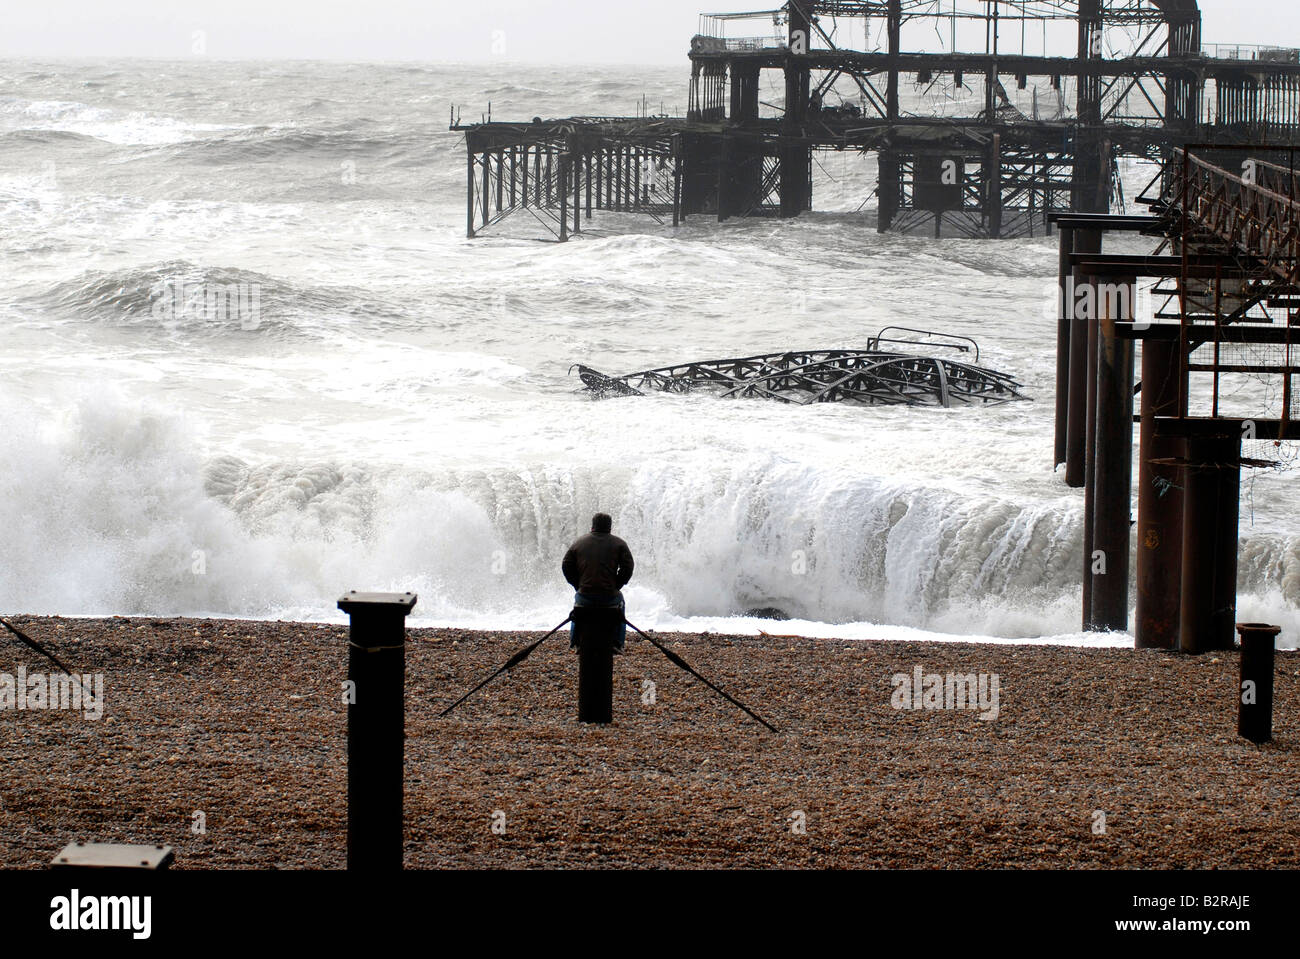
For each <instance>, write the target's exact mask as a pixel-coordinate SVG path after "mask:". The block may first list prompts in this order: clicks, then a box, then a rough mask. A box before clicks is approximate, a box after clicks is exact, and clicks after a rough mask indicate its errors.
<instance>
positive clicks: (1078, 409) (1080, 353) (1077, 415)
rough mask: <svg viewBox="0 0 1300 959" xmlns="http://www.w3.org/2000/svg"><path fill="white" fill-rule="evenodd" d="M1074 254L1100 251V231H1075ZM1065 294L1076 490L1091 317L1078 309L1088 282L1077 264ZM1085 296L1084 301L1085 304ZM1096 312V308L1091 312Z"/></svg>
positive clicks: (1070, 467) (1071, 480)
mask: <svg viewBox="0 0 1300 959" xmlns="http://www.w3.org/2000/svg"><path fill="white" fill-rule="evenodd" d="M1074 252H1075V253H1100V252H1101V232H1100V231H1098V230H1075V231H1074ZM1071 273H1072V277H1073V279H1072V281H1071V283H1070V288H1069V290H1067V293H1068V294H1069V296H1070V307H1071V312H1070V315H1071V316H1072V317H1073V319H1072V320H1071V321H1070V384H1069V391H1068V396H1069V399H1070V406H1069V411H1068V415H1067V418H1066V453H1065V485H1066V486H1069V487H1072V488H1074V489H1078V488H1080V487H1082V486H1083V485H1084V478H1085V477H1084V467H1085V465H1086V463H1085V460H1086V451H1087V448H1088V446H1087V429H1088V416H1087V414H1088V365H1089V364H1088V328H1089V327H1090V326H1092V324H1093V322H1094V321H1093V320H1092V319H1091V317H1090V315H1089V310H1088V309H1078V308H1077V307H1078V306H1079V305H1080V301H1079V299H1078V294H1079V292H1080V291H1082V290H1084V288H1085V286H1087V285H1088V284H1090V283H1091V282H1092V281H1091V278H1089V277H1086V276H1084V274H1083V273H1082V272H1081V271H1080V269H1079V268H1078V267H1077V266H1076V267H1074V268H1073V269H1072V271H1071ZM1087 303H1088V301H1087V300H1086V299H1085V300H1084V301H1083V304H1087ZM1092 312H1093V313H1094V314H1095V311H1092Z"/></svg>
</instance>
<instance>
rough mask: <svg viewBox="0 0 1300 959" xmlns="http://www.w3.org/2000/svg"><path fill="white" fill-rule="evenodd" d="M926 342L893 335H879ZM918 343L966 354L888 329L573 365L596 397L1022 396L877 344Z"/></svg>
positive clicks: (981, 372) (962, 346) (953, 344)
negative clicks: (805, 344) (646, 366)
mask: <svg viewBox="0 0 1300 959" xmlns="http://www.w3.org/2000/svg"><path fill="white" fill-rule="evenodd" d="M891 332H892V333H906V334H914V335H917V336H923V337H926V338H927V339H925V340H917V339H898V338H891V337H887V336H886V334H887V333H891ZM887 344H888V345H889V346H890V347H900V346H906V345H914V346H919V345H924V346H928V347H931V348H941V349H948V350H952V351H954V352H957V353H971V352H972V351H973V352H974V355H973V357H972V359H973V360H974V361H975V362H976V363H978V361H979V345H978V344H976V342H975V341H974V340H972V339H969V338H968V337H959V336H948V335H947V334H940V333H931V332H929V331H926V330H911V329H906V328H903V327H888V328H886V329H884V330H881V331H880V333H878V334H877V335H876V336H874V337H872V338H871V339H870V340H868V342H867V345H866V347H865V348H864V349H856V350H854V349H842V350H790V351H786V352H783V353H767V354H764V355H762V356H746V357H741V358H739V359H729V360H702V361H699V362H694V363H681V364H679V365H677V366H664V367H659V368H657V369H652V370H642V371H640V372H638V373H626V374H624V375H622V376H608V375H606V374H604V373H601V372H600V371H599V370H594V369H592V368H591V367H589V366H583V365H582V364H577V365H575V366H574V367H572V368H571V369H570V370H569V372H570V373H572V372H573V371H574V370H577V372H578V376H579V377H581V379H582V383H583V387H584V388H585V389H586V390H587V391H588V392H589V393H592V394H593V395H595V396H596V397H597V398H603V397H608V396H643V395H645V393H646V392H647V391H657V392H663V393H689V392H694V391H696V390H704V391H708V392H712V393H716V394H717V395H719V396H722V397H724V398H728V399H734V398H754V397H758V398H762V399H772V400H779V401H780V402H782V403H796V404H799V405H808V404H810V403H857V404H862V405H866V406H878V405H880V406H942V407H951V406H955V405H960V404H965V405H972V406H973V405H988V404H998V403H1007V402H1010V401H1013V400H1023V399H1026V397H1025V396H1023V395H1022V394H1021V392H1020V384H1019V383H1017V382H1016V381H1015V380H1014V379H1012V378H1011V377H1010V376H1008V375H1007V374H1005V373H999V372H997V371H996V370H990V369H986V368H984V367H981V366H977V365H974V364H972V363H962V362H957V361H956V360H953V359H949V358H947V357H944V356H929V355H926V354H924V353H911V352H898V351H897V350H896V349H885V348H884V347H885V346H886V345H887Z"/></svg>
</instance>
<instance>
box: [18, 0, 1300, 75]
mask: <svg viewBox="0 0 1300 959" xmlns="http://www.w3.org/2000/svg"><path fill="white" fill-rule="evenodd" d="M779 5H780V0H767V2H766V3H757V4H755V3H754V2H753V0H618V2H604V0H477V2H472V3H463V2H452V0H366V2H364V3H361V2H355V0H353V2H340V0H313V2H300V0H288V2H276V0H220V2H214V0H38V2H19V0H8V2H7V3H6V4H5V6H6V7H7V9H5V11H4V13H3V16H2V18H0V19H2V20H3V28H0V56H4V57H62V56H74V57H76V56H129V57H160V58H166V59H172V58H184V57H190V56H196V55H200V54H205V55H208V56H212V57H219V58H244V57H266V58H277V57H290V58H322V59H355V60H384V59H399V60H434V61H477V62H483V61H492V60H494V59H496V60H501V59H507V60H524V61H531V62H540V63H561V64H562V63H597V62H606V63H608V62H626V63H646V64H665V65H681V64H683V63H685V58H686V50H687V46H688V43H689V40H690V37H691V34H692V33H694V32H695V29H696V24H697V17H698V14H699V13H701V12H704V11H717V10H723V11H725V10H752V9H763V8H765V7H767V8H772V7H776V6H779ZM1201 9H1202V11H1203V15H1204V21H1205V39H1206V42H1221V43H1266V44H1277V45H1282V46H1300V4H1297V3H1296V2H1295V0H1262V2H1259V0H1257V2H1241V0H1201Z"/></svg>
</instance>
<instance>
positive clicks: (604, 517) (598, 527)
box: [591, 513, 614, 533]
mask: <svg viewBox="0 0 1300 959" xmlns="http://www.w3.org/2000/svg"><path fill="white" fill-rule="evenodd" d="M613 528H614V521H613V520H612V519H610V518H609V514H608V513H597V514H596V515H595V516H593V517H592V518H591V531H592V532H593V533H608V532H609V531H610V530H611V529H613Z"/></svg>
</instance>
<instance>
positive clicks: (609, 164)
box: [453, 117, 680, 240]
mask: <svg viewBox="0 0 1300 959" xmlns="http://www.w3.org/2000/svg"><path fill="white" fill-rule="evenodd" d="M454 125H455V122H454V117H453V126H454ZM676 138H677V133H676V132H675V131H674V129H673V128H672V126H671V125H670V124H668V123H667V122H665V121H642V120H638V119H618V118H608V117H573V118H570V119H567V120H559V121H548V122H543V121H541V120H540V118H539V119H538V120H535V121H534V122H533V123H494V124H483V125H480V126H478V127H474V128H471V129H469V130H468V131H467V132H466V143H467V144H468V146H469V152H468V157H467V163H468V168H467V171H466V174H467V178H468V181H467V182H468V189H467V193H466V197H467V209H466V222H467V229H468V233H469V236H471V237H473V236H475V235H476V233H477V232H479V231H480V230H484V229H486V228H488V227H490V226H492V225H494V224H496V223H499V222H501V221H502V220H504V219H505V218H506V217H508V216H510V215H511V214H512V213H516V212H520V211H523V212H527V213H529V214H531V215H532V216H534V217H535V218H536V219H537V221H538V222H539V223H541V224H542V226H543V227H545V229H546V230H548V231H549V232H550V233H551V234H552V235H553V236H554V237H555V238H556V239H559V240H565V239H568V236H569V233H570V232H573V233H581V232H582V222H583V214H584V211H585V215H586V219H587V220H590V219H591V218H592V214H593V212H594V211H597V210H612V211H615V212H627V213H639V214H644V215H647V216H650V217H652V218H653V219H655V220H656V221H657V222H659V223H663V222H664V221H665V220H666V219H668V218H671V219H672V221H673V224H674V225H676V224H677V222H678V209H679V191H680V179H679V174H678V166H677V163H676V161H675V159H674V154H675V152H677V148H676V144H675V141H676Z"/></svg>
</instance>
